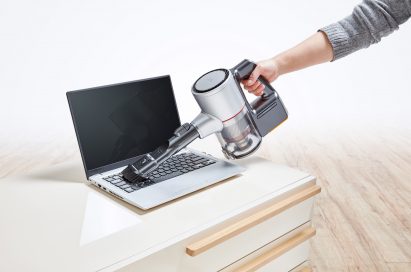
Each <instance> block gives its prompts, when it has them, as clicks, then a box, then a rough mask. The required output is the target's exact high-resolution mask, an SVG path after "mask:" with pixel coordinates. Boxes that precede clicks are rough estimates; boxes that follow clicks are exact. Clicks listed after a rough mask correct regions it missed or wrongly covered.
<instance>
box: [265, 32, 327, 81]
mask: <svg viewBox="0 0 411 272" xmlns="http://www.w3.org/2000/svg"><path fill="white" fill-rule="evenodd" d="M332 59H333V50H332V46H331V44H330V42H329V41H328V39H327V36H326V35H325V34H324V33H323V32H321V31H320V32H317V33H315V34H314V35H312V36H311V37H309V38H308V39H306V40H305V41H303V42H301V43H300V44H298V45H296V46H295V47H293V48H291V49H288V50H287V51H284V52H282V53H280V54H278V55H277V56H275V57H273V58H272V60H273V61H274V62H275V63H276V65H277V67H278V73H279V75H283V74H286V73H290V72H293V71H297V70H300V69H303V68H306V67H309V66H312V65H316V64H320V63H324V62H329V61H331V60H332Z"/></svg>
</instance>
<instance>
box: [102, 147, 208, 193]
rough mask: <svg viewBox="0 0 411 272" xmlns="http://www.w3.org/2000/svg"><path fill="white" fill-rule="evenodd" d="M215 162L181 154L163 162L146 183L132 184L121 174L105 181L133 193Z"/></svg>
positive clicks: (190, 154)
mask: <svg viewBox="0 0 411 272" xmlns="http://www.w3.org/2000/svg"><path fill="white" fill-rule="evenodd" d="M215 162H216V161H215V160H213V159H209V158H206V157H202V156H199V155H197V154H194V153H181V154H178V155H174V156H172V157H171V158H169V159H168V160H166V161H165V162H163V163H162V164H161V165H160V166H159V167H158V168H157V169H156V170H154V171H153V172H152V173H151V174H150V176H149V178H148V179H147V180H145V181H142V182H139V183H130V182H128V181H126V180H125V179H124V178H123V176H122V175H121V173H119V174H115V175H111V176H107V177H105V178H103V179H104V180H105V181H108V182H110V183H111V184H113V185H115V186H117V187H118V188H120V189H122V190H123V191H125V192H127V193H132V192H134V191H136V190H139V189H141V188H144V187H147V186H150V185H153V184H156V183H159V182H162V181H164V180H167V179H171V178H174V177H177V176H179V175H182V174H185V173H188V172H191V171H194V170H197V169H200V168H203V167H205V166H207V165H211V164H213V163H215Z"/></svg>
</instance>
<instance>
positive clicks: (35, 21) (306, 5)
mask: <svg viewBox="0 0 411 272" xmlns="http://www.w3.org/2000/svg"><path fill="white" fill-rule="evenodd" d="M357 2H358V1H352V0H345V1H325V0H312V1H290V0H288V1H286V0H281V1H274V0H272V1H243V0H241V1H239V0H235V1H234V0H231V1H138V0H133V1H131V0H128V1H126V0H124V1H114V0H112V1H106V0H93V1H90V0H89V1H85V0H82V1H79V0H70V1H61V0H60V1H59V0H39V1H12V0H10V1H4V0H1V8H0V37H1V38H0V92H1V99H0V111H1V114H0V122H1V124H2V126H1V135H0V141H1V144H12V143H14V145H15V146H17V145H20V144H21V143H23V142H24V143H36V144H45V143H47V142H48V141H50V140H53V141H56V140H57V141H61V142H62V144H64V143H65V142H67V141H75V140H74V129H73V126H72V123H71V117H70V113H69V109H68V105H67V101H66V97H65V92H66V91H68V90H74V89H81V88H87V87H93V86H99V85H104V84H111V83H117V82H122V81H130V80H135V79H141V78H146V77H153V76H158V75H164V74H170V75H171V77H172V81H173V85H174V89H175V93H176V98H177V103H178V106H179V110H180V115H181V119H182V121H190V120H191V119H192V118H193V117H194V116H195V115H196V114H197V112H198V106H197V105H196V103H195V101H194V99H193V98H192V96H191V94H190V88H191V85H192V83H193V82H194V80H195V79H197V78H198V77H199V76H200V75H201V74H203V73H204V72H207V71H209V70H211V69H214V68H219V67H226V68H230V67H232V66H233V65H235V64H237V63H238V62H239V61H241V60H242V59H243V58H249V59H252V60H260V59H263V58H268V57H271V56H273V55H275V54H277V53H279V52H280V51H282V50H285V49H287V48H288V47H291V46H293V45H295V44H296V43H298V42H300V41H301V40H303V39H305V38H306V37H308V36H309V35H311V34H312V33H314V32H315V31H316V30H317V29H318V28H320V27H322V26H324V25H327V24H329V23H332V22H334V21H337V20H339V19H340V18H342V17H344V16H346V15H348V14H349V13H350V12H351V11H352V8H353V6H354V5H355V4H356V3H357ZM410 44H411V22H408V23H406V24H404V25H403V26H402V27H401V28H400V31H398V32H396V33H394V34H392V35H391V36H390V37H388V38H384V39H383V41H382V42H381V43H380V44H378V45H374V46H372V47H370V48H369V49H368V50H363V51H361V52H357V53H356V54H354V55H351V56H349V57H347V58H344V59H342V60H339V61H337V62H335V63H331V64H324V65H321V66H317V67H314V68H310V69H307V70H304V71H300V72H296V73H294V74H290V75H286V76H283V77H282V78H280V79H279V80H278V81H277V82H276V83H275V84H274V86H275V87H276V88H277V90H278V91H279V93H280V95H281V96H282V98H283V100H284V102H285V104H286V106H287V107H288V110H289V113H290V119H289V120H288V121H287V123H286V125H284V128H283V132H282V133H291V130H290V128H293V130H292V131H293V132H295V131H297V132H299V133H300V132H301V133H303V132H304V131H305V130H319V129H324V130H328V129H333V128H344V129H350V127H357V128H358V127H362V128H363V129H364V131H367V130H369V129H370V128H375V127H378V128H380V129H387V130H388V129H392V128H396V129H401V130H402V129H406V130H409V129H410V127H411V121H410V117H411V107H410V106H409V105H410V102H409V101H410V100H411V87H410V83H411V68H410V67H411V54H410V52H411V51H410ZM70 139H71V140H70ZM38 148H41V145H38Z"/></svg>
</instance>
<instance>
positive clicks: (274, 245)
mask: <svg viewBox="0 0 411 272" xmlns="http://www.w3.org/2000/svg"><path fill="white" fill-rule="evenodd" d="M237 162H238V163H239V164H242V165H243V166H244V167H246V168H247V170H246V171H245V172H244V173H242V174H241V175H239V176H237V177H234V178H230V179H228V180H225V181H222V182H220V183H218V184H215V185H213V186H210V187H208V188H205V189H203V190H200V191H198V192H195V193H192V194H190V195H187V196H185V197H182V198H179V199H176V200H174V201H172V202H170V203H167V204H165V205H162V206H160V207H158V208H155V209H152V210H148V211H142V210H140V209H138V208H136V207H133V206H131V205H129V204H127V203H124V202H123V201H121V200H118V199H116V198H114V197H112V196H111V195H108V194H106V193H105V192H103V191H99V190H98V189H97V188H95V187H94V186H91V185H87V184H85V183H84V182H82V181H81V180H72V178H71V177H73V176H81V172H82V171H83V170H82V166H81V163H80V162H78V163H77V164H74V165H66V164H65V165H60V166H53V167H52V168H50V169H48V170H47V171H43V172H42V171H40V172H38V173H35V174H32V175H27V176H22V177H11V178H8V179H4V180H1V181H0V199H1V202H2V205H0V214H1V216H2V220H0V230H1V231H0V241H1V243H0V256H1V258H0V271H41V272H45V271H53V272H54V271H70V272H71V271H123V272H124V271H133V272H135V271H143V272H197V271H199V272H202V271H207V272H208V271H212V272H215V271H224V272H231V271H254V270H256V269H257V270H259V271H276V272H277V271H290V270H292V269H293V271H294V270H295V268H296V267H297V266H299V265H300V264H301V263H303V262H305V261H306V260H307V259H308V249H309V247H308V241H309V239H310V238H311V237H312V236H313V235H314V234H315V231H314V227H313V226H311V222H310V221H311V210H312V207H313V203H314V198H315V195H316V194H318V193H319V192H320V188H319V187H318V185H316V183H315V178H314V177H313V176H311V175H309V174H307V173H303V172H301V171H298V170H295V169H291V168H289V167H286V166H282V165H277V164H274V163H271V162H269V161H267V160H264V159H262V158H258V157H255V156H254V157H250V158H247V159H244V160H239V161H237ZM76 171H77V172H78V173H75V172H76ZM56 173H57V174H56Z"/></svg>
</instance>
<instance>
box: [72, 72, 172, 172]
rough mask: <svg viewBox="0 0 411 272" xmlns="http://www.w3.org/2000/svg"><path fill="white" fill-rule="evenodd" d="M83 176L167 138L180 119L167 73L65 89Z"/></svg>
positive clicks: (132, 157)
mask: <svg viewBox="0 0 411 272" xmlns="http://www.w3.org/2000/svg"><path fill="white" fill-rule="evenodd" d="M67 98H68V101H69V104H70V109H71V114H72V117H73V122H74V126H75V129H76V134H77V140H78V142H79V145H80V150H81V154H82V158H83V163H84V165H85V168H86V174H87V177H89V176H91V175H93V174H95V173H98V172H103V171H108V170H111V169H114V168H116V167H118V166H119V165H126V164H128V163H130V162H132V161H135V160H136V157H138V156H140V155H142V154H145V153H147V152H150V151H152V150H154V149H155V148H157V147H158V146H159V145H161V144H162V143H164V142H165V141H167V140H168V139H169V138H170V137H171V135H172V134H173V132H174V130H175V129H176V128H177V127H179V126H180V120H179V116H178V111H177V107H176V103H175V100H174V94H173V89H172V85H171V80H170V77H169V76H163V77H158V78H152V79H148V80H147V79H145V80H142V81H133V82H127V83H121V84H115V85H109V86H103V87H98V88H91V89H86V90H81V91H72V92H68V93H67Z"/></svg>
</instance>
